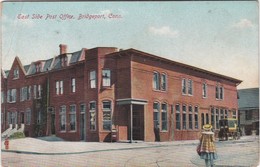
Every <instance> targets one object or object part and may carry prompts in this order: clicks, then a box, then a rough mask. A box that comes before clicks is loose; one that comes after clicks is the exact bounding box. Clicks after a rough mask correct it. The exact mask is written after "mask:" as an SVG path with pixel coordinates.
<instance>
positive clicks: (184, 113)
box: [182, 105, 187, 129]
mask: <svg viewBox="0 0 260 167" xmlns="http://www.w3.org/2000/svg"><path fill="white" fill-rule="evenodd" d="M182 129H187V127H186V105H182Z"/></svg>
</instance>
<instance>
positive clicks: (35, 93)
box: [33, 85, 42, 99]
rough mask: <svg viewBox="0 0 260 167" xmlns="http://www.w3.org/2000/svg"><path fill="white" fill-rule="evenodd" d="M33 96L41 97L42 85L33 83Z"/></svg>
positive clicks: (35, 97)
mask: <svg viewBox="0 0 260 167" xmlns="http://www.w3.org/2000/svg"><path fill="white" fill-rule="evenodd" d="M33 98H34V99H40V98H42V86H41V85H33Z"/></svg>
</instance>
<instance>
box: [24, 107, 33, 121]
mask: <svg viewBox="0 0 260 167" xmlns="http://www.w3.org/2000/svg"><path fill="white" fill-rule="evenodd" d="M31 114H32V111H31V109H30V108H27V109H26V111H25V118H26V119H25V123H26V125H30V124H31Z"/></svg>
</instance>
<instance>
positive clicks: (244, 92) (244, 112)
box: [238, 88, 259, 135]
mask: <svg viewBox="0 0 260 167" xmlns="http://www.w3.org/2000/svg"><path fill="white" fill-rule="evenodd" d="M238 95H239V99H238V107H239V108H238V111H239V118H240V129H241V131H242V134H244V135H251V134H252V132H256V134H257V135H258V134H259V88H250V89H240V90H238Z"/></svg>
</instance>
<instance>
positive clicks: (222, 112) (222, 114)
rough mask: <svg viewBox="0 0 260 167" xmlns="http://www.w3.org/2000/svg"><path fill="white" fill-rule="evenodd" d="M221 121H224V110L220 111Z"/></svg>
mask: <svg viewBox="0 0 260 167" xmlns="http://www.w3.org/2000/svg"><path fill="white" fill-rule="evenodd" d="M220 119H224V110H223V109H220Z"/></svg>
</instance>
